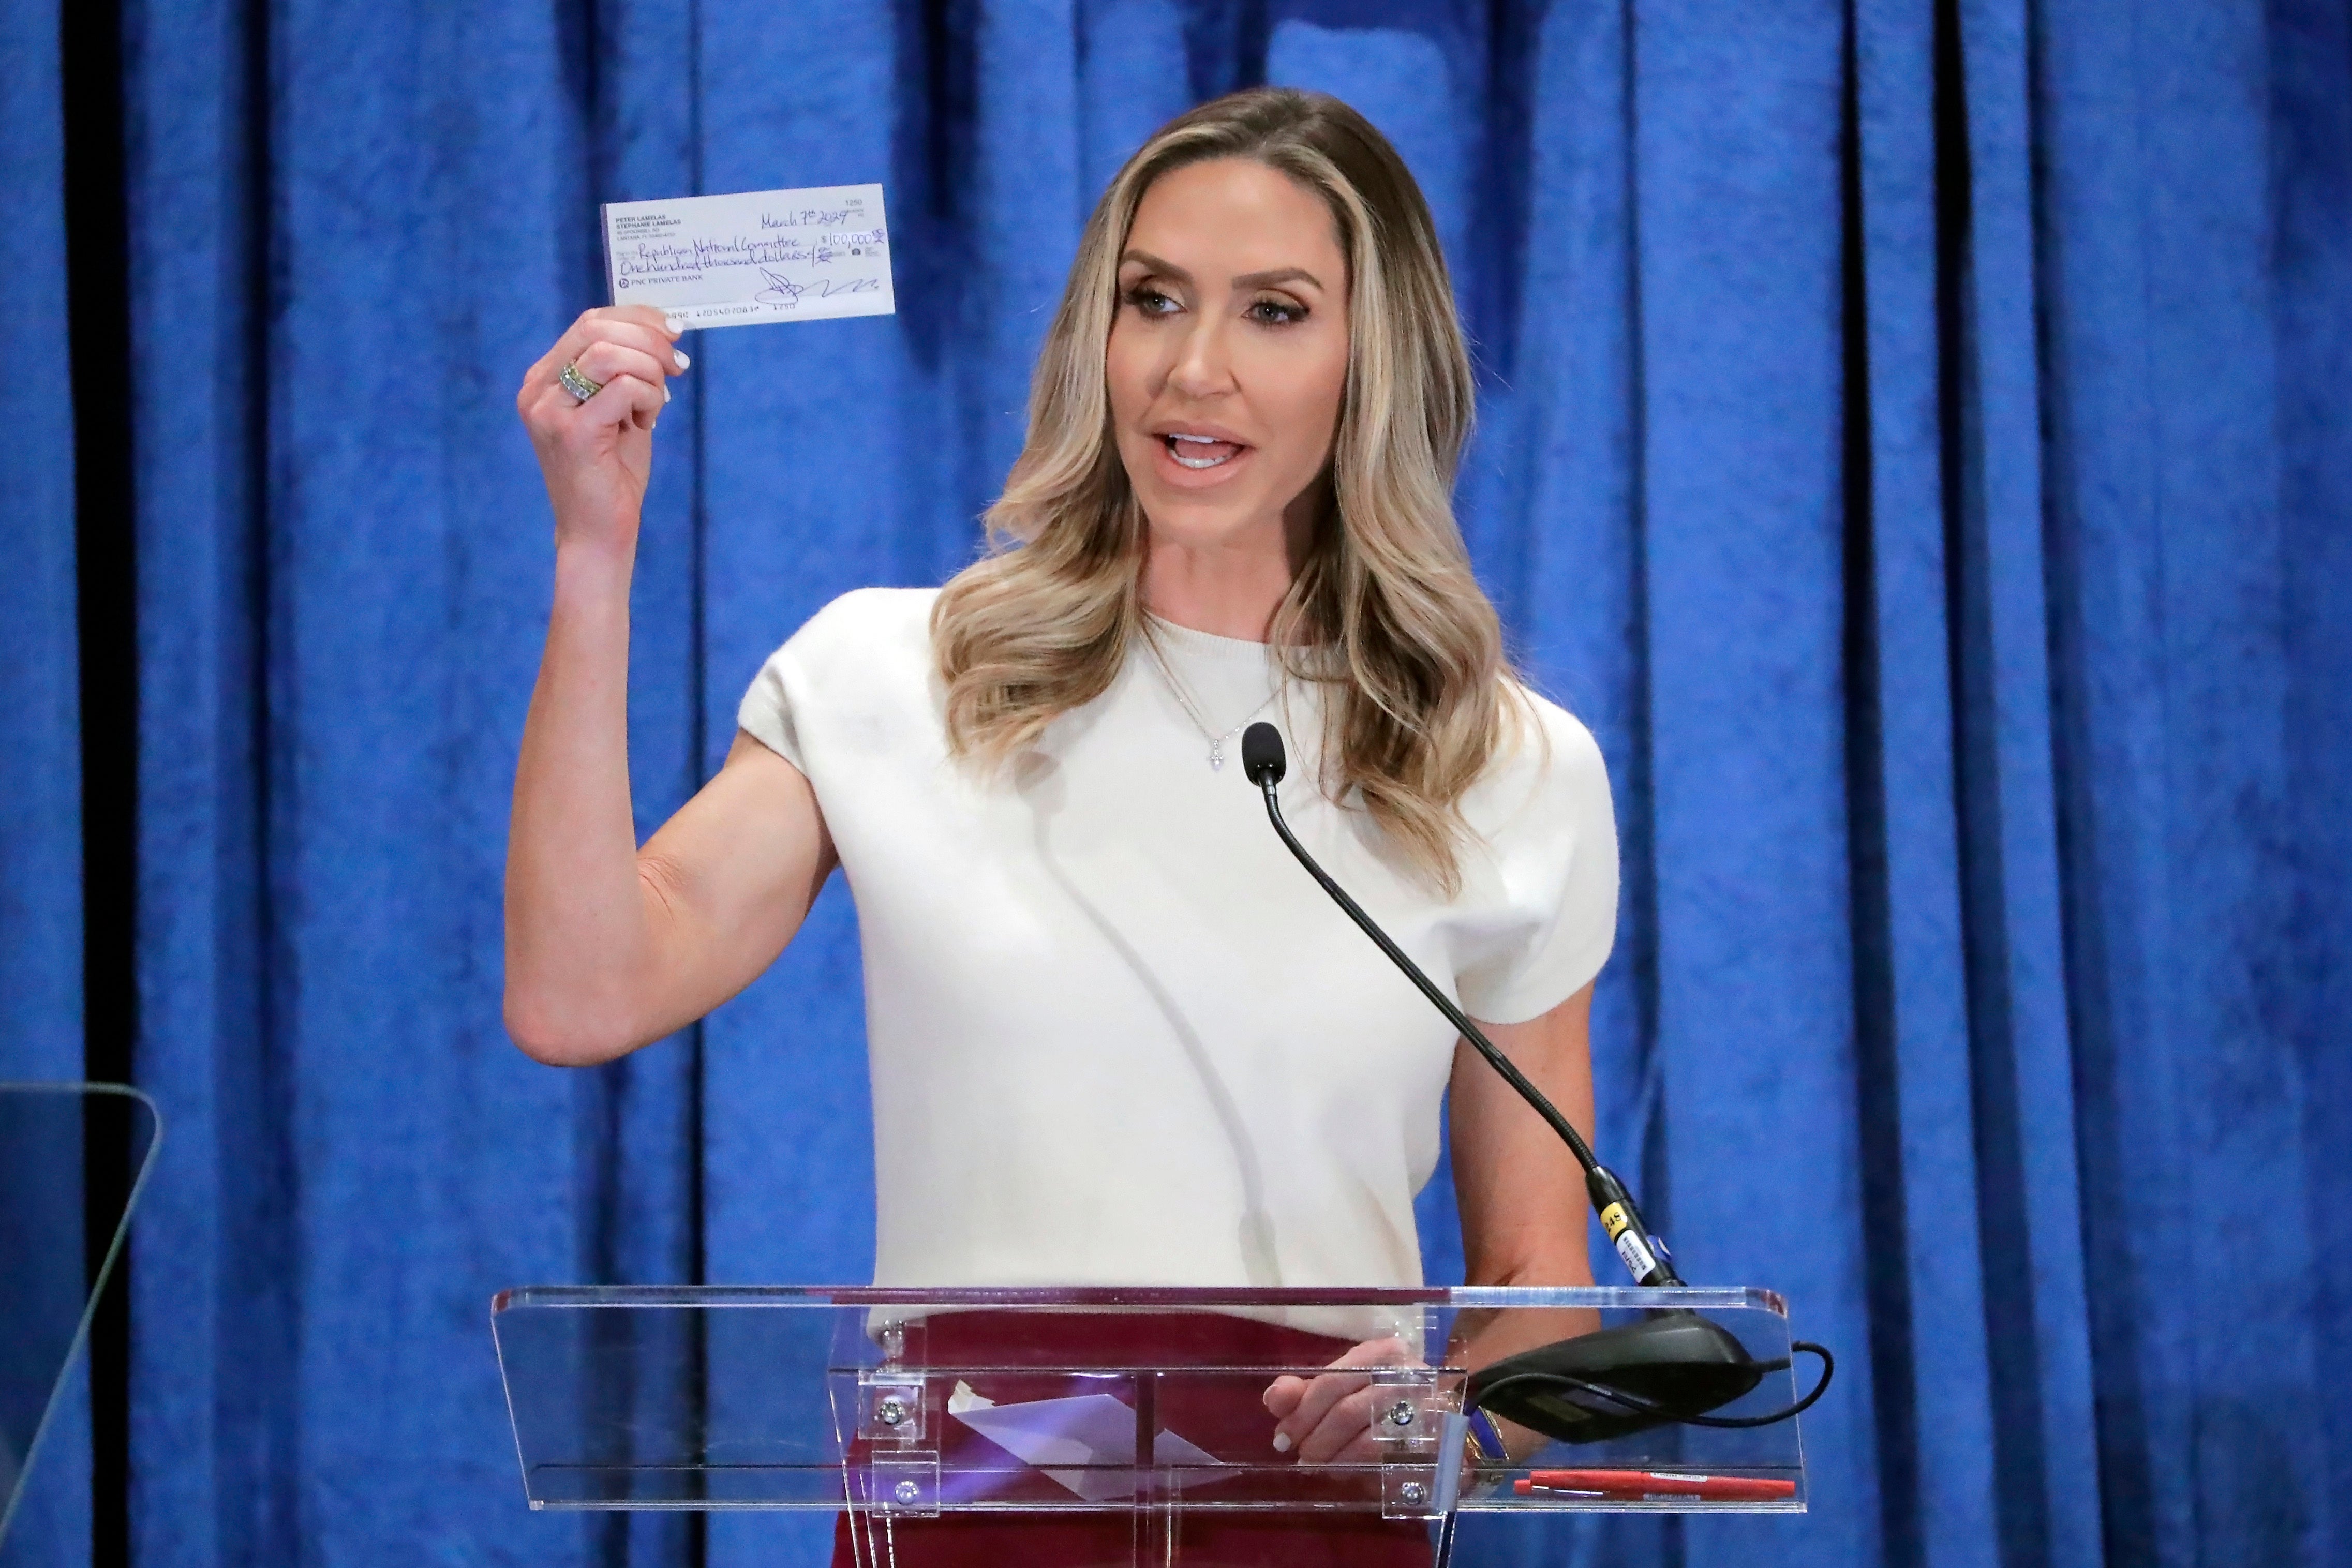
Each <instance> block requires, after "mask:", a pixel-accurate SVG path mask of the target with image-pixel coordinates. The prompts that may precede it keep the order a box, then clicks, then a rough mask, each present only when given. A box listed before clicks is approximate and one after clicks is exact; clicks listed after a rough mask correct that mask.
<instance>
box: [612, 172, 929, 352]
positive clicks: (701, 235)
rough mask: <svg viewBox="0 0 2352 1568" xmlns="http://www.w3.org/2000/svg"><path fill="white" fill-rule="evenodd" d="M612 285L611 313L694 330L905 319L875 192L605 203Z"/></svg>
mask: <svg viewBox="0 0 2352 1568" xmlns="http://www.w3.org/2000/svg"><path fill="white" fill-rule="evenodd" d="M604 275H605V281H606V283H607V284H609V285H610V286H611V288H612V295H613V303H614V304H615V305H651V306H655V307H656V308H659V309H661V310H663V311H665V312H666V313H667V314H668V315H670V316H672V317H674V318H676V319H677V320H679V321H683V322H684V323H685V324H686V325H688V327H749V326H756V325H758V324H759V323H761V322H764V321H814V320H822V319H825V318H828V317H835V316H888V315H892V314H894V313H895V312H896V311H897V309H898V301H897V297H896V296H895V294H894V293H893V292H892V290H891V287H890V225H889V224H888V222H887V219H886V218H885V216H884V214H883V211H882V187H881V186H879V185H816V186H811V187H809V188H808V189H805V190H799V191H746V192H743V193H740V194H737V195H729V196H677V197H672V198H670V199H668V200H666V201H656V202H608V203H606V204H605V205H604Z"/></svg>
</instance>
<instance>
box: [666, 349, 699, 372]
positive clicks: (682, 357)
mask: <svg viewBox="0 0 2352 1568" xmlns="http://www.w3.org/2000/svg"><path fill="white" fill-rule="evenodd" d="M669 357H670V358H671V359H673V360H676V361H677V368H678V369H679V370H681V371H682V370H684V369H686V367H687V366H688V365H690V364H692V363H694V361H692V360H689V359H688V358H687V357H686V350H684V349H672V350H670V351H669Z"/></svg>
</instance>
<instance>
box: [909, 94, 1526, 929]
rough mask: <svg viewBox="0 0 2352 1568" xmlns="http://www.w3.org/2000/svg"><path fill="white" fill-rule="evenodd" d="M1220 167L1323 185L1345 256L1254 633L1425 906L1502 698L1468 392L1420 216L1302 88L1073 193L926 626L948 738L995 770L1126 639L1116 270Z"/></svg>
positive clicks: (1394, 173)
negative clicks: (1319, 380)
mask: <svg viewBox="0 0 2352 1568" xmlns="http://www.w3.org/2000/svg"><path fill="white" fill-rule="evenodd" d="M1219 158H1245V159H1251V160H1254V161H1255V162H1260V163H1263V164H1265V165H1266V166H1267V167H1269V168H1272V169H1274V170H1276V171H1277V172H1281V173H1284V174H1286V175H1288V176H1289V177H1290V178H1292V179H1293V180H1296V181H1297V182H1298V183H1300V184H1301V185H1303V186H1305V187H1307V189H1309V190H1311V191H1313V192H1314V193H1316V194H1318V195H1319V196H1320V197H1322V199H1323V201H1324V203H1325V204H1327V205H1328V207H1329V208H1330V212H1331V217H1332V221H1333V222H1334V224H1336V225H1338V229H1339V243H1340V248H1341V250H1342V252H1343V253H1344V254H1345V256H1347V259H1348V273H1349V307H1348V339H1349V348H1348V383H1347V390H1346V393H1345V396H1344V398H1343V400H1342V402H1341V405H1340V413H1339V427H1338V430H1337V432H1336V433H1335V435H1334V439H1333V443H1332V448H1331V457H1330V463H1329V465H1328V469H1327V470H1326V473H1325V476H1324V477H1323V479H1322V480H1321V481H1320V482H1319V483H1320V485H1321V487H1322V490H1323V504H1322V507H1321V508H1320V516H1319V517H1318V521H1317V524H1316V527H1315V530H1314V534H1313V536H1312V542H1311V543H1310V545H1309V548H1308V549H1307V555H1306V557H1305V559H1304V560H1303V561H1302V562H1301V564H1300V566H1299V569H1298V571H1297V576H1296V578H1295V579H1294V580H1292V582H1291V585H1290V591H1289V592H1288V594H1287V596H1286V598H1285V599H1284V600H1283V602H1282V605H1281V607H1280V609H1279V610H1278V611H1276V614H1275V619H1274V622H1273V625H1272V627H1271V632H1270V634H1271V639H1272V642H1273V644H1274V647H1275V649H1276V657H1277V658H1278V659H1279V660H1280V661H1281V664H1282V668H1283V669H1284V670H1285V672H1286V674H1288V675H1289V676H1290V677H1291V678H1292V679H1294V680H1297V681H1300V682H1307V683H1315V684H1318V685H1322V686H1323V687H1324V688H1325V701H1324V704H1323V711H1324V727H1325V733H1324V738H1323V748H1322V754H1323V771H1324V777H1323V779H1322V780H1321V783H1322V787H1323V790H1324V793H1325V794H1326V795H1327V796H1328V798H1330V799H1331V800H1335V801H1339V802H1341V803H1342V804H1347V805H1360V807H1361V809H1362V810H1365V811H1366V812H1368V813H1369V814H1370V817H1371V819H1372V821H1374V822H1375V823H1377V824H1378V825H1379V826H1380V828H1381V830H1382V831H1384V832H1385V833H1386V834H1387V835H1388V837H1389V839H1390V840H1391V841H1392V842H1393V844H1394V845H1395V846H1396V847H1397V848H1398V849H1399V850H1401V851H1402V854H1403V858H1404V859H1405V861H1406V862H1408V863H1409V864H1411V865H1412V867H1413V868H1414V869H1415V870H1417V871H1418V872H1419V873H1421V874H1423V876H1425V877H1426V878H1428V879H1429V880H1430V881H1431V882H1432V883H1434V884H1435V885H1436V886H1437V887H1439V888H1440V889H1442V890H1443V891H1444V894H1445V895H1446V896H1447V897H1449V898H1450V897H1452V896H1453V895H1454V894H1455V893H1456V892H1457V891H1458V890H1459V888H1460V886H1461V870H1460V864H1459V858H1460V850H1461V846H1462V842H1463V841H1464V840H1465V838H1466V837H1467V835H1468V827H1467V824H1466V823H1465V821H1464V820H1463V817H1462V814H1461V800H1462V797H1463V794H1464V793H1465V791H1466V790H1467V789H1469V788H1470V787H1471V785H1472V784H1474V783H1475V781H1476V780H1477V779H1478V776H1479V775H1480V774H1481V773H1482V772H1483V771H1484V770H1485V768H1486V764H1487V762H1488V761H1489V760H1490V758H1492V757H1493V756H1494V754H1495V752H1496V748H1497V747H1498V746H1500V745H1502V744H1503V743H1504V741H1505V739H1506V738H1507V737H1506V730H1507V724H1508V723H1509V720H1510V716H1511V714H1512V712H1513V710H1514V707H1515V706H1516V705H1515V704H1514V702H1513V698H1514V697H1515V696H1517V694H1519V692H1520V691H1521V688H1520V686H1519V685H1518V683H1517V680H1516V679H1515V678H1514V677H1513V675H1512V673H1511V670H1510V667H1509V665H1508V664H1507V661H1506V660H1505V658H1504V653H1503V643H1502V632H1501V627H1500V624H1499V622H1497V620H1496V614H1495V609H1494V606H1493V605H1492V604H1490V603H1489V602H1488V601H1487V599H1486V594H1485V592H1484V591H1481V590H1480V588H1479V586H1478V583H1477V580H1476V579H1475V578H1474V577H1473V576H1472V575H1471V570H1470V561H1469V556H1468V552H1467V551H1466V550H1465V549H1464V546H1463V542H1462V533H1461V529H1460V528H1459V527H1458V526H1457V525H1456V524H1455V522H1454V508H1453V504H1452V493H1453V487H1454V471H1455V467H1456V465H1457V464H1458V463H1459V461H1460V458H1461V453H1462V444H1463V442H1464V440H1465V437H1466V436H1467V435H1468V434H1469V429H1470V421H1471V415H1472V410H1473V392H1472V385H1471V373H1470V360H1469V355H1468V352H1467V351H1466V350H1465V348H1464V345H1463V338H1462V327H1461V323H1460V321H1459V320H1458V319H1456V318H1455V315H1454V293H1453V289H1452V287H1451V285H1450V283H1449V281H1448V279H1447V277H1446V270H1445V258H1444V253H1443V252H1442V251H1441V250H1440V249H1439V246H1438V243H1437V231H1436V225H1434V224H1433V223H1432V222H1431V220H1430V215H1429V206H1428V204H1427V203H1426V202H1424V201H1423V199H1422V194H1421V189H1420V187H1419V186H1418V185H1416V184H1415V183H1413V178H1412V172H1411V171H1410V170H1408V169H1407V168H1406V167H1405V164H1404V161H1403V160H1402V158H1400V157H1398V156H1397V153H1396V150H1395V149H1394V148H1393V147H1391V146H1390V145H1389V142H1388V141H1387V139H1386V138H1385V137H1383V136H1381V133H1380V132H1379V131H1376V130H1374V129H1373V128H1372V126H1371V124H1370V122H1369V121H1367V120H1365V119H1364V117H1363V116H1361V115H1360V114H1358V113H1357V112H1356V111H1355V110H1352V109H1350V108H1349V107H1348V106H1347V105H1346V104H1344V103H1342V102H1340V101H1339V99H1335V98H1332V97H1329V96H1328V95H1327V94H1323V93H1315V92H1302V91H1298V90H1296V89H1286V88H1260V89H1253V90H1250V91H1247V92H1237V93H1234V94H1231V95H1230V96H1228V97H1224V98H1221V99H1215V100H1213V101H1212V102H1209V103H1204V104H1202V105H1201V106H1200V107H1199V108H1197V109H1195V110H1192V111H1191V112H1190V113H1188V114H1185V115H1182V116H1181V117H1179V118H1178V119H1176V120H1171V121H1170V122H1169V123H1168V124H1167V125H1165V126H1163V127H1161V128H1160V131H1158V132H1157V133H1156V134H1154V135H1153V136H1152V138H1151V139H1150V141H1147V142H1145V143H1144V144H1143V146H1142V148H1141V149H1140V150H1139V151H1138V152H1136V154H1135V156H1134V157H1132V158H1130V159H1129V160H1128V162H1127V166H1126V167H1125V168H1123V169H1121V170H1120V171H1119V172H1118V177H1117V178H1116V179H1114V180H1113V181H1112V182H1111V183H1110V188H1109V189H1108V190H1107V191H1105V192H1104V193H1103V197H1102V200H1101V201H1100V202H1099V203H1097V205H1096V207H1095V211H1094V215H1093V217H1092V218H1090V219H1089V220H1088V221H1087V227H1086V232H1085V233H1084V235H1081V236H1080V238H1079V241H1078V254H1077V259H1076V262H1075V263H1074V264H1073V265H1072V266H1071V268H1070V280H1069V284H1068V286H1067V287H1066V289H1065V290H1064V291H1063V295H1062V303H1061V308H1060V309H1059V310H1058V311H1057V312H1055V317H1054V322H1053V326H1052V328H1051V329H1049V331H1048V332H1047V334H1046V338H1045V348H1044V350H1043V351H1042V352H1041V353H1040V354H1039V356H1038V361H1037V369H1036V375H1035V379H1034V382H1033V384H1032V387H1031V391H1030V395H1029V430H1028V436H1027V440H1026V442H1025V443H1024V445H1023V448H1022V452H1021V455H1020V457H1019V459H1018V460H1017V461H1015V462H1014V464H1013V472H1012V474H1011V476H1009V477H1008V478H1007V480H1006V482H1005V487H1004V493H1003V496H1002V497H999V498H998V500H997V502H996V504H995V505H994V506H992V507H990V508H989V510H988V512H987V514H986V517H985V518H984V521H985V523H986V526H987V529H988V536H989V541H990V548H989V551H988V553H986V554H985V555H983V556H982V559H980V560H979V561H978V562H976V563H975V564H973V565H972V566H971V567H969V568H967V569H965V570H963V571H962V572H961V573H959V574H958V575H957V576H956V577H955V578H954V579H953V580H950V582H949V583H948V585H947V586H946V588H945V589H944V590H942V591H941V592H940V597H939V601H938V603H937V605H936V607H935V608H934V609H933V611H932V612H931V643H932V648H933V652H934V654H935V656H936V657H937V659H938V661H939V673H940V680H941V681H942V683H943V684H944V686H945V689H946V694H947V732H948V740H949V746H950V750H951V751H952V752H953V753H954V754H955V755H956V756H958V757H960V758H966V759H969V760H973V761H976V762H978V763H980V764H981V765H982V766H983V767H993V766H996V765H1000V764H1002V763H1003V762H1005V761H1006V760H1008V759H1009V758H1012V757H1013V756H1014V755H1016V754H1018V753H1020V752H1022V751H1024V750H1026V749H1027V748H1028V747H1030V746H1032V745H1033V744H1034V742H1035V740H1036V738H1037V737H1038V735H1039V733H1040V732H1041V731H1043V730H1044V729H1045V727H1046V726H1047V725H1048V724H1050V723H1052V722H1053V720H1054V719H1055V717H1056V716H1059V715H1061V714H1064V713H1066V712H1068V711H1070V710H1071V709H1073V708H1076V707H1079V706H1083V705H1085V704H1087V703H1088V702H1091V701H1093V700H1094V699H1095V698H1096V697H1097V696H1100V695H1102V694H1103V693H1104V692H1105V691H1107V690H1108V689H1109V687H1110V685H1111V682H1112V680H1113V679H1114V678H1115V677H1116V676H1117V675H1118V671H1119V669H1120V667H1121V666H1122V664H1124V663H1125V662H1126V659H1127V657H1128V653H1129V650H1130V648H1131V647H1132V646H1133V645H1134V644H1135V642H1136V640H1137V639H1138V638H1139V637H1145V636H1149V635H1150V631H1149V628H1148V626H1147V623H1146V622H1145V619H1144V611H1143V604H1142V601H1141V596H1140V593H1139V580H1140V574H1141V570H1142V565H1143V559H1144V552H1145V549H1146V534H1145V529H1146V524H1145V520H1144V517H1143V515H1142V509H1141V507H1139V505H1138V504H1137V501H1136V498H1135V494H1134V491H1133V489H1132V487H1131V486H1129V481H1128V476H1127V470H1126V468H1125V466H1124V465H1123V464H1122V463H1121V462H1120V460H1119V456H1118V446H1117V444H1116V441H1115V438H1114V435H1113V432H1112V429H1111V424H1110V397H1109V392H1108V384H1107V379H1106V373H1105V368H1104V366H1105V358H1106V355H1107V353H1108V347H1109V341H1110V329H1111V323H1112V320H1113V319H1114V317H1115V315H1116V313H1117V311H1118V265H1119V256H1120V253H1121V252H1122V251H1123V250H1124V249H1125V248H1126V245H1127V236H1128V233H1129V228H1130V227H1131V226H1132V225H1133V224H1134V221H1135V214H1136V209H1137V208H1138V207H1139V205H1140V204H1141V203H1142V200H1143V194H1144V193H1145V191H1147V190H1148V189H1150V185H1151V183H1152V182H1153V181H1154V180H1157V179H1159V178H1160V176H1161V175H1163V174H1166V173H1168V172H1171V171H1172V170H1175V169H1180V168H1182V167H1184V166H1186V165H1188V164H1192V163H1199V162H1207V161H1208V160H1211V159H1219Z"/></svg>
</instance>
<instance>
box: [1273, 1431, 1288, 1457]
mask: <svg viewBox="0 0 2352 1568" xmlns="http://www.w3.org/2000/svg"><path fill="white" fill-rule="evenodd" d="M1274 1451H1275V1452H1276V1453H1277V1454H1286V1453H1288V1452H1290V1434H1289V1433H1287V1432H1276V1434H1275V1435H1274Z"/></svg>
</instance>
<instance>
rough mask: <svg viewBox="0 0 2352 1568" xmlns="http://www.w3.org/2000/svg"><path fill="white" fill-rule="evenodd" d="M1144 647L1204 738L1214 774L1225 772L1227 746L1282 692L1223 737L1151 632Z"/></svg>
mask: <svg viewBox="0 0 2352 1568" xmlns="http://www.w3.org/2000/svg"><path fill="white" fill-rule="evenodd" d="M1143 646H1144V648H1145V649H1146V650H1147V651H1148V652H1149V653H1150V654H1151V663H1152V664H1153V666H1154V667H1155V668H1157V669H1158V670H1159V672H1160V680H1162V681H1163V682H1165V683H1167V686H1168V691H1169V695H1171V696H1173V697H1174V698H1175V699H1176V706H1178V707H1181V708H1182V709H1183V710H1184V716H1185V717H1186V718H1189V719H1191V720H1192V727H1193V728H1194V729H1197V730H1199V731H1200V732H1201V738H1202V739H1203V740H1205V741H1207V742H1208V743H1209V770H1210V771H1211V772H1213V773H1214V772H1219V771H1222V770H1223V768H1224V766H1225V742H1227V741H1229V740H1231V739H1232V738H1233V737H1234V736H1235V735H1237V734H1239V733H1240V732H1241V729H1242V727H1243V726H1244V725H1246V724H1248V723H1249V721H1250V720H1252V719H1254V718H1255V717H1256V716H1258V715H1260V714H1262V713H1264V712H1265V710H1266V709H1267V708H1268V707H1269V706H1272V705H1273V703H1274V699H1275V698H1276V697H1278V696H1280V695H1282V688H1281V687H1280V686H1279V685H1277V686H1276V687H1275V688H1274V690H1272V691H1270V692H1268V693H1266V694H1265V701H1264V702H1261V703H1260V704H1258V705H1257V706H1255V707H1254V708H1252V709H1250V710H1249V712H1247V713H1245V714H1244V715H1242V717H1241V723H1240V724H1236V725H1234V727H1232V728H1230V729H1228V730H1226V731H1225V732H1224V733H1223V735H1220V734H1218V733H1217V732H1216V731H1215V730H1213V729H1211V728H1210V727H1209V721H1208V720H1206V719H1204V718H1202V716H1201V707H1200V705H1199V704H1198V703H1195V702H1194V701H1193V700H1192V693H1191V692H1190V691H1188V690H1186V689H1185V686H1184V682H1183V681H1182V679H1181V677H1179V676H1178V675H1177V674H1176V671H1175V669H1174V668H1173V667H1172V666H1171V665H1170V664H1169V663H1168V660H1167V657H1166V655H1164V654H1163V653H1160V643H1159V642H1158V640H1157V639H1155V638H1154V637H1153V636H1152V635H1151V633H1150V632H1149V631H1147V632H1144V635H1143Z"/></svg>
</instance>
